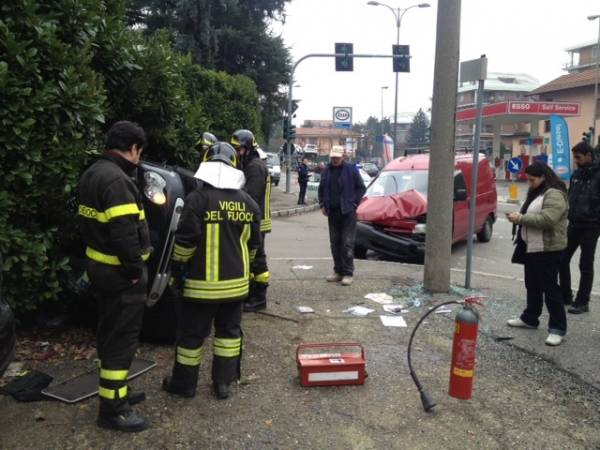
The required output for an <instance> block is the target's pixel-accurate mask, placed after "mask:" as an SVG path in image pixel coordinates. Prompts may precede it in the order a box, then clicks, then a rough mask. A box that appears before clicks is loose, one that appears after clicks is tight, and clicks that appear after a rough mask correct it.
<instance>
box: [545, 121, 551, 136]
mask: <svg viewBox="0 0 600 450" xmlns="http://www.w3.org/2000/svg"><path fill="white" fill-rule="evenodd" d="M544 133H550V121H549V120H544Z"/></svg>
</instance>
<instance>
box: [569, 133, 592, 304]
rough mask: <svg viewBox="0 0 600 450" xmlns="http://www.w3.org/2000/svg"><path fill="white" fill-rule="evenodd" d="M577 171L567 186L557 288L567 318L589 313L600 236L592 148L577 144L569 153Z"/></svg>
mask: <svg viewBox="0 0 600 450" xmlns="http://www.w3.org/2000/svg"><path fill="white" fill-rule="evenodd" d="M571 153H572V155H573V160H574V161H575V164H577V169H576V170H575V171H574V172H573V175H572V176H571V183H570V185H569V228H568V232H567V238H568V244H567V250H566V251H565V254H564V258H563V261H562V266H561V270H560V286H561V288H562V291H563V296H564V299H565V303H567V304H572V306H571V307H570V308H569V309H568V311H569V312H570V313H571V314H581V313H586V312H588V311H589V302H590V294H591V291H592V283H593V281H594V257H595V253H596V244H597V243H598V236H600V161H597V160H596V161H595V160H594V156H593V149H592V147H591V146H590V145H589V144H587V143H586V142H580V143H579V144H577V145H576V146H575V147H573V148H572V149H571ZM577 248H581V256H580V258H579V270H580V272H581V279H580V281H579V290H578V291H577V296H576V297H575V301H573V291H572V290H571V270H570V263H571V258H572V257H573V254H574V253H575V251H576V250H577Z"/></svg>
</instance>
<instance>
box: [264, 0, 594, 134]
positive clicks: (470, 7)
mask: <svg viewBox="0 0 600 450" xmlns="http://www.w3.org/2000/svg"><path fill="white" fill-rule="evenodd" d="M385 3H387V4H389V5H390V6H393V7H396V6H400V7H403V8H404V7H408V6H410V5H413V4H415V3H420V1H419V0H417V1H414V2H412V1H406V0H388V1H385ZM429 3H430V4H431V7H430V8H424V9H421V8H414V9H411V10H410V11H408V12H407V13H406V15H405V16H404V19H403V22H402V27H401V29H400V43H401V44H409V45H410V47H411V55H412V59H411V73H408V74H404V73H402V74H400V81H399V100H398V110H399V111H400V112H403V111H407V112H410V113H411V114H412V113H414V112H415V111H416V110H418V108H419V107H423V108H424V109H426V108H428V107H429V106H430V101H429V98H430V97H431V93H432V86H433V65H434V56H435V27H436V17H437V1H435V0H432V1H430V2H429ZM599 13H600V1H598V0H570V1H568V2H565V1H562V0H463V1H462V25H461V60H463V61H464V60H469V59H474V58H478V57H479V56H480V55H481V54H483V53H485V54H486V55H487V56H488V59H489V67H488V70H489V71H494V72H510V73H527V74H530V75H532V76H534V77H536V78H538V79H539V80H540V82H541V83H545V82H547V81H550V80H551V79H554V78H556V77H558V76H560V75H562V74H564V73H566V72H564V71H563V70H562V67H563V65H564V64H565V63H566V62H567V59H568V58H567V53H566V52H565V51H564V49H565V48H566V47H569V46H571V45H574V44H578V43H582V42H587V41H590V40H593V39H595V38H596V37H597V33H598V31H597V30H598V22H590V21H588V20H587V16H588V15H590V14H599ZM273 29H274V31H275V32H277V33H279V32H281V33H282V35H283V38H284V40H285V42H286V44H287V45H288V46H289V47H290V48H291V52H292V56H293V59H294V60H296V59H298V58H299V57H301V56H303V55H305V54H307V53H317V52H320V53H333V50H334V42H352V43H354V51H355V52H356V53H359V52H360V53H391V46H392V44H393V43H395V40H396V27H395V22H394V17H393V15H392V13H391V11H389V10H388V9H386V8H384V7H381V6H368V5H367V0H292V2H291V3H290V4H288V7H287V19H286V23H285V24H284V25H283V26H281V24H275V25H274V26H273ZM391 66H392V62H391V60H390V59H381V60H366V59H360V60H358V59H356V60H355V61H354V72H335V70H334V61H333V60H332V59H309V60H307V61H304V62H302V63H301V64H300V66H299V68H298V70H297V72H296V84H299V85H300V87H299V88H295V92H294V98H298V99H301V100H302V101H301V102H300V108H299V110H298V112H297V118H296V121H297V123H301V121H303V120H305V119H331V116H332V107H333V106H352V107H353V108H354V121H355V122H358V121H363V120H365V119H366V118H367V117H368V116H370V115H373V116H377V117H379V115H380V109H381V106H380V99H381V97H380V92H381V90H380V87H381V86H389V89H388V90H387V91H384V115H385V116H393V113H394V73H393V72H392V67H391Z"/></svg>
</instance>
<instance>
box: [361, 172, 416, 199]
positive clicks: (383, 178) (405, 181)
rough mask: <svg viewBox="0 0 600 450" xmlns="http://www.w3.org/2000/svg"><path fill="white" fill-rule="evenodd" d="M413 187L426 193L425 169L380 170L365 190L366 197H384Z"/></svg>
mask: <svg viewBox="0 0 600 450" xmlns="http://www.w3.org/2000/svg"><path fill="white" fill-rule="evenodd" d="M412 189H414V190H415V191H417V192H420V193H421V194H423V195H427V171H426V170H404V171H389V172H381V174H380V175H379V176H378V177H377V178H376V179H375V181H373V183H371V186H369V189H368V190H367V196H368V197H384V196H386V195H393V194H398V193H400V192H406V191H410V190H412Z"/></svg>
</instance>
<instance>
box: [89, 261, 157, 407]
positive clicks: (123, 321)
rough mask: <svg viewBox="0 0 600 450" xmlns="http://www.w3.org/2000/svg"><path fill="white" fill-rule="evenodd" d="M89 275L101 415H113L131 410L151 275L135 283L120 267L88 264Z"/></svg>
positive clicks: (144, 274) (146, 273) (145, 275)
mask: <svg viewBox="0 0 600 450" xmlns="http://www.w3.org/2000/svg"><path fill="white" fill-rule="evenodd" d="M88 275H89V277H90V281H91V282H92V287H93V288H94V290H95V293H96V294H97V297H98V327H97V331H96V349H97V353H98V358H99V359H100V386H99V389H98V395H99V397H100V414H101V415H104V416H114V415H118V414H122V413H124V412H126V411H128V410H129V409H130V407H129V402H128V401H127V389H128V388H127V376H128V373H129V367H130V366H131V362H132V361H133V357H134V356H135V352H136V350H137V347H138V343H139V335H140V332H141V329H142V319H143V316H144V308H145V305H146V295H147V285H148V272H147V271H146V270H145V269H144V272H143V275H142V277H141V278H140V280H139V281H138V282H137V283H136V284H132V283H131V280H128V279H127V278H125V277H124V276H123V275H122V274H121V273H120V272H119V269H118V267H111V266H106V265H104V264H100V263H95V262H89V263H88Z"/></svg>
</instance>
